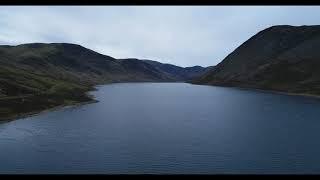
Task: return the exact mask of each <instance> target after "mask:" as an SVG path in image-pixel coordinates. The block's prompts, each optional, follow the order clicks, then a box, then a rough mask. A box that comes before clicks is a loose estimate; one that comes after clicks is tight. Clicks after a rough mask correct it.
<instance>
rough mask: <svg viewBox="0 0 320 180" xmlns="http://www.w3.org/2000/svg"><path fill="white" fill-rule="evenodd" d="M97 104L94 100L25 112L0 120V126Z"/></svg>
mask: <svg viewBox="0 0 320 180" xmlns="http://www.w3.org/2000/svg"><path fill="white" fill-rule="evenodd" d="M97 102H99V101H98V100H95V99H92V100H90V101H84V102H77V103H72V104H61V105H58V106H55V107H52V108H48V109H44V110H39V111H32V112H27V113H22V114H18V115H14V116H12V117H8V118H3V119H0V124H2V123H8V122H11V121H15V120H19V119H24V118H28V117H33V116H36V115H39V114H42V113H47V112H52V111H57V110H60V109H63V108H69V107H76V106H82V105H86V104H92V103H97Z"/></svg>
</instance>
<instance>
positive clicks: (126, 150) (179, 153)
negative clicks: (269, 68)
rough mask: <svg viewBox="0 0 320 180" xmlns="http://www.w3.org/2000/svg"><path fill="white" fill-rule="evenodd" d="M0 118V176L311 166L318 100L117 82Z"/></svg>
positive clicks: (319, 148) (317, 148)
mask: <svg viewBox="0 0 320 180" xmlns="http://www.w3.org/2000/svg"><path fill="white" fill-rule="evenodd" d="M98 89H99V90H98V91H95V92H93V94H94V95H95V96H96V98H97V99H98V100H99V101H100V102H99V103H94V104H88V105H83V106H79V107H71V108H64V109H61V110H57V111H54V112H48V113H42V114H40V115H38V116H34V117H29V118H25V119H21V120H16V121H11V122H8V123H2V124H0V162H1V163H0V173H166V174H167V173H210V174H214V173H320V155H319V153H320V140H319V138H320V100H317V99H312V98H305V97H294V96H286V95H277V94H270V93H262V92H256V91H247V90H238V89H233V88H222V87H211V86H199V85H191V84H185V83H124V84H111V85H106V86H101V87H99V88H98Z"/></svg>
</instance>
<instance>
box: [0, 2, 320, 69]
mask: <svg viewBox="0 0 320 180" xmlns="http://www.w3.org/2000/svg"><path fill="white" fill-rule="evenodd" d="M316 24H320V6H12V7H10V6H2V7H0V27H1V28H0V44H5V45H17V44H23V43H35V42H41V43H54V42H55V43H74V44H80V45H82V46H84V47H86V48H89V49H92V50H94V51H97V52H99V53H101V54H105V55H109V56H112V57H114V58H138V59H151V60H156V61H159V62H163V63H171V64H175V65H178V66H183V67H186V66H195V65H200V66H212V65H216V64H217V63H219V62H221V61H222V60H223V59H224V58H225V57H226V56H227V55H228V54H229V53H231V52H232V51H233V50H234V49H235V48H237V47H238V46H239V45H241V44H242V43H243V42H245V41H246V40H248V39H249V38H250V37H251V36H253V35H255V34H256V33H258V32H259V31H261V30H263V29H265V28H268V27H270V26H273V25H295V26H300V25H316Z"/></svg>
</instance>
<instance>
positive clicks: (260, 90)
mask: <svg viewBox="0 0 320 180" xmlns="http://www.w3.org/2000/svg"><path fill="white" fill-rule="evenodd" d="M190 84H193V85H200V86H203V85H204V86H216V87H226V88H234V89H239V90H248V91H258V92H263V93H271V94H278V95H286V96H298V97H307V98H314V99H320V95H315V94H308V93H290V92H286V91H277V90H267V89H259V88H254V87H252V88H250V87H240V86H227V85H217V84H196V83H190Z"/></svg>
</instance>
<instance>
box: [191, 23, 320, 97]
mask: <svg viewBox="0 0 320 180" xmlns="http://www.w3.org/2000/svg"><path fill="white" fill-rule="evenodd" d="M319 45H320V26H287V25H282V26H272V27H270V28H267V29H265V30H263V31H261V32H259V33H257V34H256V35H254V36H253V37H251V38H250V39H249V40H247V41H246V42H244V43H243V44H242V45H241V46H240V47H238V48H237V49H236V50H235V51H233V52H232V53H231V54H229V55H228V56H227V57H226V58H225V59H224V60H223V61H222V62H221V63H219V64H218V65H217V66H216V67H215V68H214V69H212V70H210V71H209V72H207V73H205V74H204V75H203V76H201V77H199V78H195V79H194V80H193V81H192V82H193V83H196V84H211V85H222V86H237V87H248V88H258V89H265V90H276V91H283V92H290V93H302V94H315V95H320V71H319V67H320V51H319V50H318V49H319Z"/></svg>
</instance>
